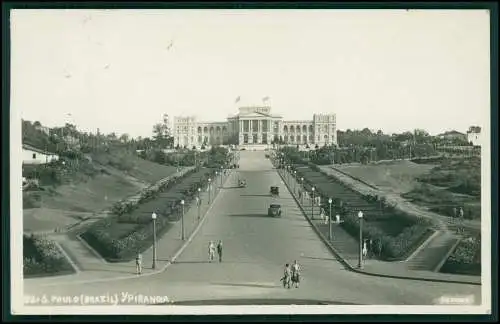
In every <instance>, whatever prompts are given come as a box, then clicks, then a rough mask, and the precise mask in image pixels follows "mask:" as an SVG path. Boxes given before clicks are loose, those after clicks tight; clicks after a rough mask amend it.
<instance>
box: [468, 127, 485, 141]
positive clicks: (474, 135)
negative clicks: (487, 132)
mask: <svg viewBox="0 0 500 324" xmlns="http://www.w3.org/2000/svg"><path fill="white" fill-rule="evenodd" d="M467 142H469V143H471V144H472V145H474V146H481V144H482V143H481V142H482V137H481V127H479V126H471V127H469V130H468V131H467Z"/></svg>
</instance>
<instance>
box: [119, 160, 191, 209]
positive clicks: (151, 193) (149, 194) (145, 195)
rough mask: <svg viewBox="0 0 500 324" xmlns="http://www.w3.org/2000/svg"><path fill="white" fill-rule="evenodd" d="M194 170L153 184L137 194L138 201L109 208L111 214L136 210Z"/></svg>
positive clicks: (130, 201) (123, 201) (128, 201)
mask: <svg viewBox="0 0 500 324" xmlns="http://www.w3.org/2000/svg"><path fill="white" fill-rule="evenodd" d="M193 172H194V169H190V170H188V171H187V172H185V173H184V174H182V175H181V176H172V177H171V178H170V179H168V180H165V181H163V182H162V183H160V184H155V185H152V186H150V187H147V188H145V189H142V190H141V191H140V192H139V198H138V199H133V200H132V199H126V200H122V201H118V202H116V203H115V204H114V205H113V207H112V208H111V212H112V213H113V214H114V215H118V216H120V215H123V214H126V213H130V212H131V211H133V210H134V209H136V208H137V207H138V206H139V205H140V204H143V203H145V202H147V201H149V200H152V199H154V198H156V197H157V196H158V194H159V193H161V192H163V191H165V190H167V189H169V188H170V187H172V186H173V185H174V184H175V183H177V180H178V179H182V178H184V177H185V176H188V175H189V174H191V173H193Z"/></svg>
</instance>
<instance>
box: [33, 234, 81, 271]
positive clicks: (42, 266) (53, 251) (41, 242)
mask: <svg viewBox="0 0 500 324" xmlns="http://www.w3.org/2000/svg"><path fill="white" fill-rule="evenodd" d="M71 272H74V269H73V267H72V266H71V264H69V262H68V261H67V260H66V258H65V257H64V255H63V254H62V253H61V250H60V249H59V248H58V247H57V245H56V244H55V242H53V241H51V240H48V239H46V238H44V237H39V236H35V235H30V236H28V235H24V236H23V274H24V276H43V275H55V274H62V273H71Z"/></svg>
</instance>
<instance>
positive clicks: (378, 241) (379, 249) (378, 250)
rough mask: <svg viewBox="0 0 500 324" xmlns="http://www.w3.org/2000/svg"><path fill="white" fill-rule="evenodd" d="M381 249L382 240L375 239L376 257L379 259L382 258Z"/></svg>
mask: <svg viewBox="0 0 500 324" xmlns="http://www.w3.org/2000/svg"><path fill="white" fill-rule="evenodd" d="M382 247H383V243H382V239H381V238H378V239H377V255H378V258H379V259H380V257H381V256H382Z"/></svg>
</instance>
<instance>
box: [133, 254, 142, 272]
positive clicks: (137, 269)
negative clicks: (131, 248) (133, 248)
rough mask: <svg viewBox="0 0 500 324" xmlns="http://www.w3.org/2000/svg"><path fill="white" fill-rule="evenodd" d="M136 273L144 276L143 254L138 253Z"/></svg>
mask: <svg viewBox="0 0 500 324" xmlns="http://www.w3.org/2000/svg"><path fill="white" fill-rule="evenodd" d="M135 272H136V273H137V274H138V275H140V274H142V254H141V253H137V255H136V257H135Z"/></svg>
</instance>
